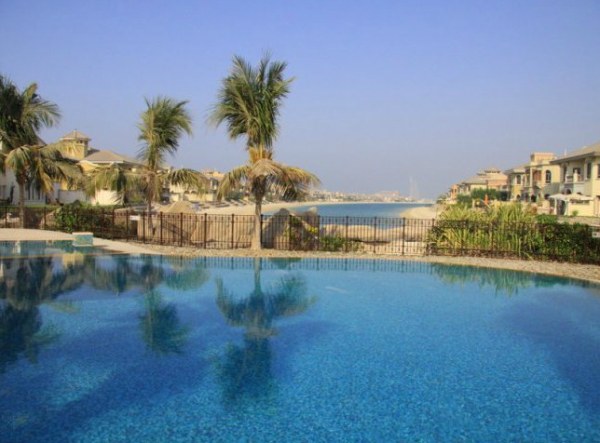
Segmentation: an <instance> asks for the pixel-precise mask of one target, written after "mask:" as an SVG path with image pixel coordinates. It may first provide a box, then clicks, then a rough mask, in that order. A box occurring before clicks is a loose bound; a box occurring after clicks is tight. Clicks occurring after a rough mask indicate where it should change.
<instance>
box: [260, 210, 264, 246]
mask: <svg viewBox="0 0 600 443" xmlns="http://www.w3.org/2000/svg"><path fill="white" fill-rule="evenodd" d="M263 217H264V214H260V247H261V248H262V246H263Z"/></svg>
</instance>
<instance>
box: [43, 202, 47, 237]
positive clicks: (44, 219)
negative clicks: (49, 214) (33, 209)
mask: <svg viewBox="0 0 600 443" xmlns="http://www.w3.org/2000/svg"><path fill="white" fill-rule="evenodd" d="M43 221H44V228H43V229H44V231H45V230H46V206H44V218H43Z"/></svg>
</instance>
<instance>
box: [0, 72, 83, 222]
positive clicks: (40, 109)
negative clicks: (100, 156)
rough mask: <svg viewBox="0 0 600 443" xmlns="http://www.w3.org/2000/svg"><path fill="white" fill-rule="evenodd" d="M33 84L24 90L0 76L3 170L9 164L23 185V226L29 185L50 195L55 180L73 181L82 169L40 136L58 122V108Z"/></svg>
mask: <svg viewBox="0 0 600 443" xmlns="http://www.w3.org/2000/svg"><path fill="white" fill-rule="evenodd" d="M37 89H38V86H37V84H36V83H32V84H30V85H29V86H27V88H25V89H24V90H23V91H19V89H18V88H17V86H16V85H15V84H14V83H12V82H11V81H10V80H9V79H7V78H6V77H4V76H2V75H0V145H1V147H2V150H1V154H0V170H1V171H2V172H4V171H5V168H6V166H8V167H9V168H11V169H12V170H13V172H14V174H15V177H16V180H17V184H18V186H19V212H20V220H21V226H22V227H24V223H25V187H26V186H33V187H35V188H36V189H38V190H40V191H42V192H44V193H46V194H50V191H51V190H52V183H53V181H62V180H64V181H68V182H70V181H71V180H72V179H73V178H74V177H75V176H76V175H77V174H78V172H79V170H78V169H77V168H76V167H75V166H74V162H72V161H70V160H68V159H66V158H65V157H63V155H62V154H61V152H60V150H59V149H57V148H56V147H54V146H44V143H43V142H42V141H41V139H40V138H39V136H38V132H39V131H40V129H42V128H43V127H50V126H53V125H54V124H56V123H57V122H58V120H59V118H60V113H59V111H58V107H57V106H56V105H55V104H54V103H51V102H49V101H47V100H44V99H43V98H42V97H41V96H40V95H38V93H37Z"/></svg>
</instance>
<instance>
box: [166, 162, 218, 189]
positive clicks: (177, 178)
mask: <svg viewBox="0 0 600 443" xmlns="http://www.w3.org/2000/svg"><path fill="white" fill-rule="evenodd" d="M166 181H167V182H168V183H169V184H172V185H175V186H181V187H183V188H185V189H186V190H190V191H191V190H193V191H196V192H201V191H202V190H204V189H206V188H207V186H208V184H209V180H208V178H206V177H205V176H204V174H202V173H200V172H198V171H194V170H193V169H187V168H179V169H170V170H169V171H168V172H167V174H166Z"/></svg>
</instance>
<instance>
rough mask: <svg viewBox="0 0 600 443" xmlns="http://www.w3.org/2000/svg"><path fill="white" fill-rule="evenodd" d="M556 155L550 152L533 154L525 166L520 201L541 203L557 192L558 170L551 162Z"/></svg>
mask: <svg viewBox="0 0 600 443" xmlns="http://www.w3.org/2000/svg"><path fill="white" fill-rule="evenodd" d="M555 158H556V155H555V154H554V153H552V152H534V153H532V154H531V156H530V157H529V163H527V164H525V166H524V168H525V175H524V182H523V188H522V191H521V200H523V201H528V202H531V203H543V202H544V201H548V199H549V197H550V196H551V195H553V194H556V193H557V192H558V188H559V182H560V168H559V167H558V166H557V165H555V164H553V163H552V161H553V160H554V159H555Z"/></svg>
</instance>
